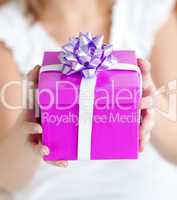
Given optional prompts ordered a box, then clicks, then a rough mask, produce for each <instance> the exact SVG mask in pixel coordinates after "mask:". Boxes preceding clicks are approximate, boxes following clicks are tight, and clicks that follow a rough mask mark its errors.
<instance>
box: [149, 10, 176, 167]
mask: <svg viewBox="0 0 177 200" xmlns="http://www.w3.org/2000/svg"><path fill="white" fill-rule="evenodd" d="M151 63H152V76H153V79H154V82H155V84H156V86H157V88H161V87H163V86H165V88H166V91H167V90H168V89H167V87H168V85H169V84H170V83H172V81H175V80H176V81H177V16H176V13H172V14H171V16H170V18H169V20H168V21H167V23H166V24H165V25H164V26H163V27H162V28H161V30H160V31H159V32H158V34H157V37H156V41H155V46H154V48H153V51H152V56H151ZM173 83H175V82H173ZM175 84H176V89H175V88H174V89H173V91H167V93H171V94H173V95H174V93H176V95H177V82H176V83H175ZM169 97H171V98H173V96H169V95H167V94H165V93H164V94H162V95H158V96H157V97H156V98H155V99H156V105H157V107H158V109H159V110H161V111H163V112H164V113H165V112H166V117H165V116H162V114H160V113H159V112H156V116H157V122H156V126H155V128H154V130H153V134H152V142H153V144H154V146H155V147H156V148H157V150H158V151H159V152H160V153H161V155H162V156H164V157H165V158H166V159H168V160H169V161H171V162H174V163H176V164H177V120H176V121H175V122H174V121H172V118H174V116H175V115H176V114H177V110H176V104H177V97H176V100H175V101H173V100H172V102H171V103H170V104H169ZM168 106H169V107H168ZM169 109H171V111H170V112H168V110H169Z"/></svg>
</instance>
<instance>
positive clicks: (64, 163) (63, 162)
mask: <svg viewBox="0 0 177 200" xmlns="http://www.w3.org/2000/svg"><path fill="white" fill-rule="evenodd" d="M47 163H48V164H50V165H54V166H57V167H63V168H67V167H68V161H66V160H60V161H48V162H47Z"/></svg>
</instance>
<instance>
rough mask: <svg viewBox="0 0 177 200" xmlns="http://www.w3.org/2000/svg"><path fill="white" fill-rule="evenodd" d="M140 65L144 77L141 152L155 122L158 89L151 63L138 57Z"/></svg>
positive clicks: (141, 106)
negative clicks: (154, 103)
mask: <svg viewBox="0 0 177 200" xmlns="http://www.w3.org/2000/svg"><path fill="white" fill-rule="evenodd" d="M138 66H139V68H140V70H141V73H142V78H143V97H142V101H141V105H140V108H141V124H140V152H142V151H143V150H144V145H145V144H146V143H147V142H148V141H149V140H150V137H151V133H152V129H153V127H154V124H155V111H154V109H153V94H154V93H155V91H156V87H155V84H154V82H153V80H152V77H151V65H150V63H149V62H147V61H145V60H142V59H138Z"/></svg>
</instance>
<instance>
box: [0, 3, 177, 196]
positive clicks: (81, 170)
mask: <svg viewBox="0 0 177 200" xmlns="http://www.w3.org/2000/svg"><path fill="white" fill-rule="evenodd" d="M173 3H174V1H173V0H118V2H117V1H116V3H115V5H114V9H113V16H112V30H111V37H110V42H111V43H113V44H114V47H115V48H117V49H118V48H119V49H133V50H136V51H137V53H138V55H140V56H142V57H145V58H148V57H149V55H150V53H151V50H152V46H153V41H154V38H155V33H156V31H157V30H158V29H159V28H160V26H161V25H162V24H163V23H164V22H165V20H167V18H168V15H169V13H170V10H171V8H172V6H173ZM0 27H1V28H0V41H3V42H4V43H5V44H6V45H7V46H8V47H9V48H10V49H11V51H12V53H13V58H14V59H15V61H16V63H17V65H18V67H19V70H20V71H21V72H23V73H26V72H28V71H29V70H30V69H31V68H32V67H33V66H34V65H36V64H40V63H41V59H42V55H43V52H44V51H45V50H58V49H59V44H57V42H56V41H55V40H54V39H53V38H51V37H50V36H49V34H48V33H47V32H46V31H45V30H44V28H43V27H42V26H41V25H40V24H38V23H36V24H34V25H32V26H31V25H29V24H28V22H27V20H26V18H25V17H24V16H23V14H22V12H21V9H20V7H19V6H18V5H17V4H16V3H14V2H11V3H9V4H7V5H5V6H3V7H1V8H0ZM176 185H177V169H176V167H174V166H172V165H170V164H169V163H167V162H166V161H165V160H163V159H162V158H161V157H160V156H159V154H158V153H157V152H156V151H155V150H154V149H153V147H152V146H151V145H147V147H146V150H145V152H144V153H142V154H141V156H140V159H139V160H135V161H83V162H78V161H76V162H70V167H69V168H68V169H62V168H56V167H53V166H49V165H47V164H44V163H42V164H41V167H40V168H39V170H38V172H37V174H36V176H35V177H34V179H33V181H32V184H30V185H29V187H27V188H26V189H25V190H24V191H22V192H20V193H19V194H18V195H17V199H18V200H20V199H22V200H24V199H25V200H48V199H52V200H59V199H61V200H70V199H77V200H78V199H84V200H86V199H88V200H90V199H102V200H104V199H110V200H114V199H120V200H157V199H161V200H167V199H174V198H175V197H176V196H177V190H176Z"/></svg>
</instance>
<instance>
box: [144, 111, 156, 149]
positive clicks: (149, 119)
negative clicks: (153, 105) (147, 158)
mask: <svg viewBox="0 0 177 200" xmlns="http://www.w3.org/2000/svg"><path fill="white" fill-rule="evenodd" d="M154 124H155V120H154V111H150V110H149V111H146V114H145V115H144V118H143V120H142V124H141V126H140V152H142V151H143V150H144V145H145V144H146V143H147V142H148V141H149V140H150V137H151V132H152V129H153V127H154Z"/></svg>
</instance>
